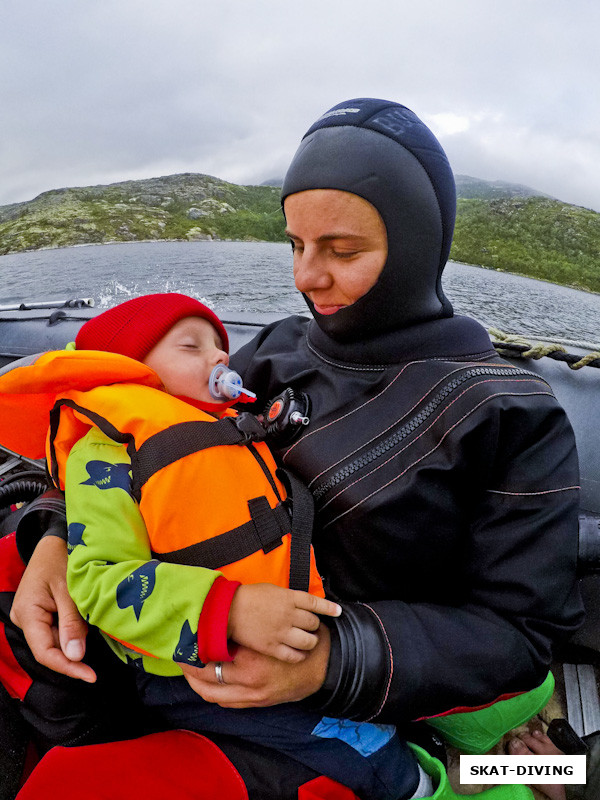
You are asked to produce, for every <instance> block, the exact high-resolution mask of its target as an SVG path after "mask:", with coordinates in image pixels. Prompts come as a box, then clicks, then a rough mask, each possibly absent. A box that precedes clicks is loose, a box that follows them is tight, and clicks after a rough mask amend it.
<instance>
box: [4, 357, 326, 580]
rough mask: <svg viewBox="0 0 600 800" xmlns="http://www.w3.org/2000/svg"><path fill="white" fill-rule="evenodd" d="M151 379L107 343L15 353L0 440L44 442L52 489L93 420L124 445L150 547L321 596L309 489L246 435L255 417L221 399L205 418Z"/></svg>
mask: <svg viewBox="0 0 600 800" xmlns="http://www.w3.org/2000/svg"><path fill="white" fill-rule="evenodd" d="M158 387H160V380H159V379H158V376H157V375H156V373H154V372H153V371H152V370H151V369H149V368H148V367H146V366H145V365H143V364H141V363H140V362H137V361H134V360H132V359H129V358H126V357H125V356H119V355H115V354H112V353H104V352H102V353H100V352H98V353H96V352H95V351H81V352H79V351H56V352H52V353H44V354H42V355H41V356H38V357H33V358H32V359H28V360H23V362H16V364H15V365H14V366H13V367H12V369H5V370H4V371H3V374H0V443H1V444H4V445H5V446H7V447H9V448H10V449H12V450H15V451H16V452H19V453H22V454H24V455H27V456H29V457H30V458H40V456H41V454H42V453H43V452H44V443H45V442H46V443H47V456H48V463H49V465H50V469H51V472H52V475H53V479H54V481H55V483H56V485H57V486H59V488H61V489H64V472H65V465H66V460H67V457H68V455H69V453H70V451H71V448H72V447H73V445H74V444H75V442H77V441H78V440H79V439H81V438H82V436H84V435H85V433H86V432H87V431H88V430H89V429H90V428H91V427H92V426H93V425H95V426H96V427H98V428H100V430H102V431H103V433H105V434H106V435H107V436H108V437H109V438H111V439H113V440H114V441H117V442H121V443H123V444H124V445H125V446H126V447H127V451H128V454H129V457H130V458H131V465H132V494H133V496H134V498H135V499H136V500H137V501H138V502H139V505H140V511H141V514H142V516H143V518H144V522H145V524H146V527H147V530H148V535H149V538H150V544H151V548H152V551H153V553H154V555H155V557H156V558H158V559H160V560H163V561H170V562H174V563H185V564H191V565H197V566H204V567H209V568H211V569H219V570H220V571H221V572H222V573H223V574H224V575H225V576H226V577H227V578H230V579H235V580H240V581H242V582H243V583H257V582H264V581H267V582H270V583H275V584H278V585H280V586H291V588H301V589H305V590H307V591H310V592H312V593H313V594H318V595H320V596H323V587H322V583H321V580H320V578H319V575H318V572H317V569H316V565H315V561H314V554H313V551H312V547H311V546H310V534H311V532H312V499H309V495H308V490H307V489H305V487H303V486H302V485H301V484H300V483H299V481H297V479H295V478H294V477H293V476H291V475H290V474H289V473H286V474H285V475H284V474H283V473H281V472H280V471H279V470H277V467H276V464H275V461H274V459H273V456H272V455H271V452H270V450H269V449H268V447H267V446H266V444H265V443H264V442H262V441H258V439H260V438H264V432H263V430H262V426H261V425H260V423H258V421H257V420H256V418H255V417H252V415H249V414H241V415H239V416H238V415H237V414H236V413H235V412H233V411H230V410H229V411H227V412H225V413H226V416H225V417H223V418H222V419H220V420H217V419H215V418H214V417H213V416H211V415H210V414H208V413H206V412H205V411H201V410H200V409H197V408H195V407H194V406H192V405H190V404H189V403H186V402H184V401H182V400H179V399H178V398H175V397H172V396H171V395H169V394H167V393H166V392H164V391H157V389H158ZM7 408H10V410H11V416H12V419H11V421H10V424H9V423H8V421H7V419H6V415H5V413H4V412H5V410H6V409H7ZM49 414H50V419H51V427H50V432H49V435H48V436H47V431H48V418H49V417H48V415H49ZM3 417H4V418H3ZM2 418H3V419H2ZM42 430H43V434H42ZM282 479H283V480H284V481H285V483H286V484H287V489H288V490H289V489H290V488H291V494H292V500H293V506H294V515H293V520H292V518H291V516H290V514H289V512H288V506H289V500H288V499H287V491H286V487H285V486H284V485H283V483H282Z"/></svg>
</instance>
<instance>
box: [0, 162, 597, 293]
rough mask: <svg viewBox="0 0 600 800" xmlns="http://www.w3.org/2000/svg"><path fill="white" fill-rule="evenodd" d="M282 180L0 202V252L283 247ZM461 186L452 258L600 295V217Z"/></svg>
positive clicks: (131, 185)
mask: <svg viewBox="0 0 600 800" xmlns="http://www.w3.org/2000/svg"><path fill="white" fill-rule="evenodd" d="M277 182H278V181H277V180H276V179H273V180H272V181H268V182H267V184H263V185H262V186H238V185H237V184H233V183H228V182H226V181H222V180H220V179H218V178H214V177H211V176H209V175H198V174H189V173H186V174H182V175H169V176H166V177H161V178H151V179H148V180H140V181H124V182H122V183H113V184H110V185H108V186H88V187H82V188H72V189H56V190H53V191H50V192H44V193H43V194H41V195H39V196H38V197H36V198H35V199H34V200H30V201H28V202H25V203H14V204H12V205H8V206H0V255H3V254H6V253H12V252H18V251H21V250H36V249H39V248H44V247H68V246H71V245H77V244H90V243H104V242H127V241H139V240H145V239H183V240H191V241H194V240H202V239H213V240H215V239H224V240H229V239H236V240H243V241H285V235H284V232H283V231H284V224H283V216H282V214H281V209H280V205H279V189H278V188H277V186H276V185H274V184H276V183H277ZM456 183H457V189H458V214H457V222H456V233H455V237H454V243H453V245H452V251H451V254H450V257H451V258H452V259H453V260H455V261H462V262H464V263H467V264H476V265H479V266H484V267H490V268H492V269H498V270H505V271H507V272H516V273H519V274H522V275H529V276H531V277H534V278H541V279H544V280H549V281H552V282H554V283H561V284H565V285H570V286H577V287H579V288H585V289H589V290H592V291H596V292H600V214H598V213H596V212H594V211H590V210H589V209H585V208H580V207H579V206H572V205H569V204H566V203H562V202H560V201H559V200H555V199H553V198H551V197H548V196H547V195H543V194H541V193H540V192H536V191H535V190H534V189H530V188H529V187H526V186H520V185H518V184H512V183H506V182H504V181H493V182H492V181H482V180H479V179H477V178H472V177H469V176H466V175H457V176H456Z"/></svg>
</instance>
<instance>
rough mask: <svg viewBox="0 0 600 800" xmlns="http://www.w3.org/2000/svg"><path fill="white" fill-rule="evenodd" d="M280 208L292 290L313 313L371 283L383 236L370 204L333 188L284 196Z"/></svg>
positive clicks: (380, 262) (348, 299) (335, 306)
mask: <svg viewBox="0 0 600 800" xmlns="http://www.w3.org/2000/svg"><path fill="white" fill-rule="evenodd" d="M284 209H285V217H286V221H287V228H286V233H287V235H288V236H289V238H290V240H291V242H292V247H293V249H294V280H295V282H296V288H297V289H298V290H299V291H300V292H302V293H303V294H305V295H306V296H307V297H308V298H309V299H310V300H311V302H312V303H313V305H314V307H315V310H316V311H317V312H318V313H319V314H335V312H336V311H339V309H340V308H344V307H345V306H350V305H352V303H355V302H356V301H357V300H358V299H359V298H360V297H362V296H363V295H364V294H366V293H367V292H368V291H369V289H370V288H371V287H372V286H374V284H375V283H376V282H377V280H378V278H379V276H380V275H381V271H382V270H383V266H384V264H385V262H386V259H387V235H386V230H385V225H384V224H383V220H382V219H381V217H380V216H379V212H378V211H377V209H376V208H375V207H374V206H372V205H371V203H369V202H367V201H366V200H363V198H362V197H359V196H358V195H355V194H351V193H350V192H342V191H340V190H339V189H310V190H308V191H305V192H297V193H296V194H291V195H289V197H286V199H285V201H284Z"/></svg>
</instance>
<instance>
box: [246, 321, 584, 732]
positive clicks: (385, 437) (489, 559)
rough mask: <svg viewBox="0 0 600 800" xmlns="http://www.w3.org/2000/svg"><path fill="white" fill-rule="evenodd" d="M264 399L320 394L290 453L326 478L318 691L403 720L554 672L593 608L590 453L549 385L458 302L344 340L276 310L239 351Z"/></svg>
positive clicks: (345, 705)
mask: <svg viewBox="0 0 600 800" xmlns="http://www.w3.org/2000/svg"><path fill="white" fill-rule="evenodd" d="M232 366H233V367H234V368H235V369H237V370H238V371H239V372H240V373H241V374H242V375H243V376H244V383H245V384H246V385H247V386H249V387H250V388H251V389H253V390H254V391H257V392H259V395H260V397H261V398H262V399H263V400H266V399H268V398H269V397H272V396H273V395H275V394H277V393H278V392H279V391H280V390H282V389H283V388H284V387H286V386H292V387H293V388H294V389H295V390H298V391H303V392H306V393H307V394H308V396H309V397H310V401H311V406H312V408H311V413H310V425H309V426H308V427H307V428H306V430H305V431H304V432H303V435H302V436H301V437H300V438H299V439H298V440H297V442H295V443H293V444H292V445H291V446H290V447H287V448H285V449H283V450H282V451H281V452H280V456H282V458H283V461H284V463H285V464H286V466H287V467H290V468H291V469H293V470H295V471H296V472H297V474H298V475H299V477H300V478H301V479H303V480H304V481H305V482H306V484H307V485H308V486H309V487H310V489H311V490H312V492H313V496H314V498H315V503H316V521H317V525H316V529H315V533H314V539H313V541H314V546H315V551H316V555H317V564H318V567H319V569H320V571H321V572H322V574H323V576H324V578H325V581H326V586H327V587H328V589H329V592H330V593H331V594H332V595H333V596H334V597H337V598H339V599H341V600H342V601H347V604H346V605H345V614H344V615H343V616H342V617H341V618H340V619H339V620H336V621H335V623H334V625H333V628H332V656H331V662H330V667H329V673H328V677H327V681H326V684H325V687H324V688H323V690H322V691H321V696H320V697H319V698H318V701H319V703H320V704H322V707H323V708H324V710H326V711H328V712H330V713H332V714H336V715H339V716H348V717H354V718H358V719H371V718H375V719H377V720H378V721H385V722H396V723H401V722H403V721H406V720H413V719H416V718H420V717H422V716H426V715H434V714H439V713H440V712H443V711H446V710H448V709H451V708H454V707H458V706H478V705H482V704H485V703H489V702H491V701H492V700H494V699H495V698H497V697H498V696H501V695H502V694H505V693H508V692H518V691H523V690H526V689H530V688H532V687H534V686H535V685H537V684H538V683H540V682H541V680H543V678H544V677H545V674H546V672H547V669H548V666H549V663H550V660H551V653H552V644H553V642H555V641H556V640H559V639H561V638H563V637H564V636H566V635H568V634H569V633H570V632H572V631H573V630H574V629H575V628H576V626H577V625H578V624H579V622H580V620H581V614H582V611H581V603H580V599H579V595H578V591H577V589H576V584H575V564H576V558H577V527H578V523H577V509H578V491H577V484H578V466H577V458H576V452H575V444H574V438H573V434H572V430H571V427H570V424H569V422H568V420H567V419H566V416H565V413H564V411H563V410H562V408H561V407H560V406H559V405H558V403H557V401H556V400H555V398H554V396H553V395H552V392H551V390H550V388H549V386H548V385H547V384H546V383H545V381H543V380H542V379H541V378H540V377H538V376H536V375H534V374H532V373H529V372H527V371H526V370H525V369H523V368H516V367H514V366H510V365H507V364H506V363H505V362H503V361H502V360H501V359H499V358H498V357H497V356H496V354H495V352H494V349H493V347H492V346H491V344H490V340H489V338H488V336H487V333H486V332H485V330H484V329H483V328H482V327H481V326H480V325H479V324H478V323H476V322H474V321H473V320H470V319H467V318H464V317H451V318H445V319H438V320H433V321H430V322H425V323H422V324H417V325H413V326H409V327H407V328H403V329H400V330H398V331H395V332H387V333H384V334H381V335H380V336H379V337H374V338H371V339H369V340H368V341H365V342H358V343H340V342H336V341H334V340H333V339H331V338H330V337H329V336H328V335H327V334H325V333H324V332H323V331H322V330H321V329H320V328H319V327H318V326H317V324H316V323H315V322H314V321H310V322H308V321H307V320H305V319H302V318H300V317H294V318H289V319H286V320H284V321H282V322H281V323H276V324H274V325H272V326H270V327H269V328H267V329H265V331H264V332H263V333H262V334H261V336H260V338H259V339H257V340H255V341H254V342H252V343H250V344H249V345H247V346H246V347H244V348H242V350H241V351H240V352H239V353H237V354H236V355H235V356H234V357H233V359H232Z"/></svg>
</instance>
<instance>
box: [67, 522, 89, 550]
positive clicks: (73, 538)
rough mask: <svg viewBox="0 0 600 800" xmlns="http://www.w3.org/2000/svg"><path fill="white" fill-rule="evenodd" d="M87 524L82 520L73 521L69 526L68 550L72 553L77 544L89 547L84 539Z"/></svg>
mask: <svg viewBox="0 0 600 800" xmlns="http://www.w3.org/2000/svg"><path fill="white" fill-rule="evenodd" d="M85 528H86V526H85V525H84V524H83V523H82V522H71V523H70V524H69V527H68V528H67V552H68V553H69V554H71V553H72V552H73V550H75V548H76V547H77V545H82V547H87V545H86V543H85V542H84V541H83V532H84V530H85Z"/></svg>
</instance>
